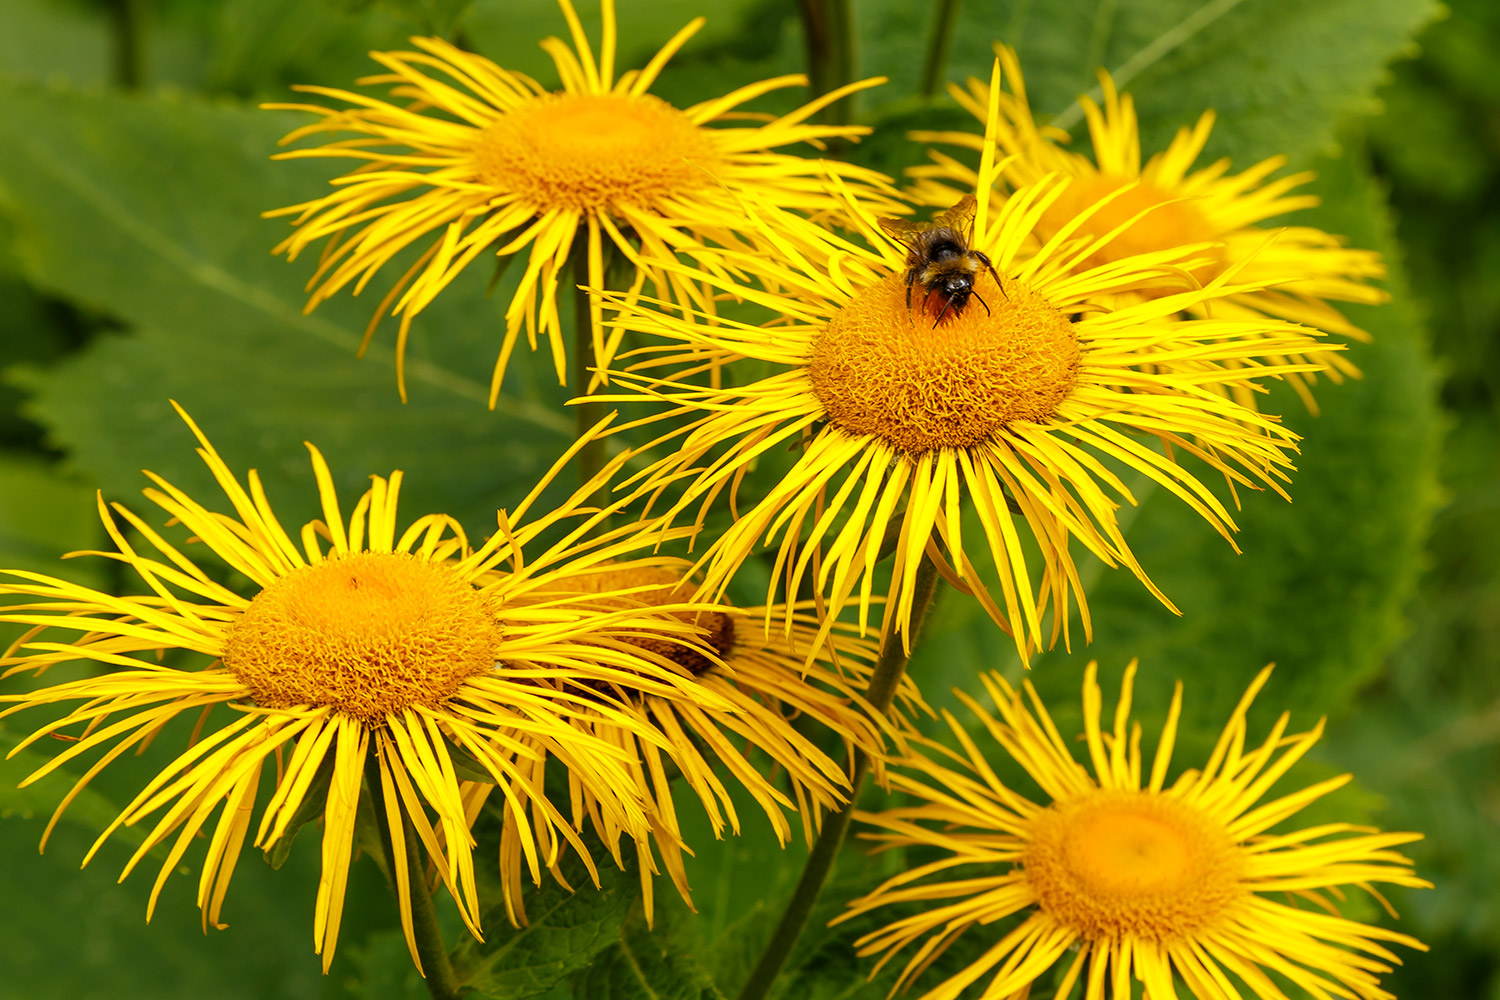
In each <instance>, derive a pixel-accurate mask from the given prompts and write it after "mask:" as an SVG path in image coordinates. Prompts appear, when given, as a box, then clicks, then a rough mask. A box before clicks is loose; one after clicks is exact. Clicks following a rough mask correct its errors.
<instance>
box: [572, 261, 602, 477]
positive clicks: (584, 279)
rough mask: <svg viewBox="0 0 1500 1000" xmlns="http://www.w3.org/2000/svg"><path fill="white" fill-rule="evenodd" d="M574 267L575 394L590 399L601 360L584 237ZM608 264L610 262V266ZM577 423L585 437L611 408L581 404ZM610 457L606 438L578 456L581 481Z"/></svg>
mask: <svg viewBox="0 0 1500 1000" xmlns="http://www.w3.org/2000/svg"><path fill="white" fill-rule="evenodd" d="M571 263H572V265H573V285H574V288H573V391H574V392H575V393H577V394H578V395H579V396H582V397H585V398H587V397H588V396H590V395H592V392H591V391H590V386H589V383H590V381H592V379H593V377H594V373H593V372H592V371H591V370H590V369H592V368H594V367H595V366H596V365H598V363H599V362H598V356H597V355H596V354H595V353H594V327H593V324H592V323H591V322H590V321H589V293H588V292H586V291H584V290H583V287H581V286H586V285H588V283H589V262H588V251H587V248H586V242H585V239H584V237H583V235H582V234H581V233H580V234H579V236H578V237H577V238H576V239H575V240H574V242H573V252H572V255H571ZM606 264H607V262H606ZM573 409H574V410H575V411H576V412H575V419H576V420H577V424H576V429H577V436H578V437H583V435H584V434H585V433H586V432H587V431H588V429H589V428H590V427H593V426H594V425H595V424H597V423H598V422H599V421H600V420H602V419H604V414H605V413H606V412H607V408H606V407H605V405H604V404H603V403H596V402H593V401H591V400H590V401H586V402H582V403H579V404H578V405H577V406H575V407H574V408H573ZM608 458H609V456H608V454H607V453H606V451H605V444H604V439H603V438H595V439H594V440H592V441H590V442H589V443H588V444H586V445H584V446H583V450H582V451H580V452H579V453H578V481H579V482H580V483H587V482H588V481H589V480H591V479H593V478H594V477H595V476H597V475H598V474H599V470H600V469H602V468H604V463H605V462H606V461H607V460H608ZM604 496H605V491H604V490H603V489H600V490H599V491H597V492H596V493H595V494H594V497H593V498H592V502H594V503H596V504H597V503H603V502H604Z"/></svg>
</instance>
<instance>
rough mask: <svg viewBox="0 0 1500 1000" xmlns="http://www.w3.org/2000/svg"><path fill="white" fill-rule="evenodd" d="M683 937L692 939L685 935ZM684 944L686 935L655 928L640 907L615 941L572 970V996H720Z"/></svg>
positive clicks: (611, 999)
mask: <svg viewBox="0 0 1500 1000" xmlns="http://www.w3.org/2000/svg"><path fill="white" fill-rule="evenodd" d="M687 940H690V938H689V939H687ZM685 944H686V941H685V936H684V935H681V934H678V935H669V934H666V933H664V928H662V927H661V926H660V925H659V926H658V927H657V929H656V931H655V932H653V931H652V929H651V928H649V927H647V926H646V920H645V917H644V916H643V915H642V913H641V911H640V909H639V907H637V908H636V910H635V912H634V913H633V914H632V915H631V917H630V919H628V920H627V921H625V923H623V924H621V925H620V930H619V934H618V935H617V937H616V940H615V941H614V942H613V943H612V944H610V946H609V947H608V948H605V949H604V950H603V951H601V952H600V953H599V954H598V955H597V956H595V958H594V960H593V961H592V962H590V963H589V965H588V966H587V967H585V968H583V969H580V970H579V971H578V972H576V973H574V975H573V978H572V983H571V985H572V988H573V996H574V997H575V998H576V1000H724V994H723V993H721V992H720V991H719V989H718V987H716V986H715V985H714V983H713V981H712V980H711V979H710V978H709V976H708V973H707V972H705V971H704V970H703V969H702V968H701V967H700V966H699V965H698V963H697V962H696V961H695V960H694V958H693V956H692V955H691V954H690V953H689V950H688V948H687V947H685V946H684V945H685Z"/></svg>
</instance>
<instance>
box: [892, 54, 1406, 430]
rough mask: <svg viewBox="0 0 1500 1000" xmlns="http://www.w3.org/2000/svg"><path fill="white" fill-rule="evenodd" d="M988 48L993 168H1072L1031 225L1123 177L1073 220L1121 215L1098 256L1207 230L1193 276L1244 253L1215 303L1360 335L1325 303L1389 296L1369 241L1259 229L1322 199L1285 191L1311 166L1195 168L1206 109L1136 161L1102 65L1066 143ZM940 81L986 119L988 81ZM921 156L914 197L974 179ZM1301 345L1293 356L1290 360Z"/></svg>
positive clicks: (1362, 336)
mask: <svg viewBox="0 0 1500 1000" xmlns="http://www.w3.org/2000/svg"><path fill="white" fill-rule="evenodd" d="M995 51H996V53H997V54H998V55H999V57H1000V62H1001V64H1002V66H1003V67H1004V76H1005V77H1006V82H1007V83H1008V84H1009V90H1008V91H1001V92H1000V93H999V94H997V95H993V96H994V100H995V103H996V105H997V107H998V109H999V117H998V121H997V127H996V128H995V130H994V140H995V143H996V146H997V152H998V154H999V155H1001V156H1004V157H1006V159H1007V163H1006V167H1005V169H1004V171H1003V175H1000V176H997V177H996V180H997V181H1005V182H1008V185H1009V186H1010V187H1012V188H1018V187H1024V186H1026V185H1029V184H1034V183H1036V182H1037V181H1038V180H1040V179H1041V178H1043V177H1045V176H1048V175H1051V174H1058V175H1061V176H1065V177H1071V178H1073V184H1072V185H1071V186H1070V187H1069V189H1068V192H1067V193H1066V194H1065V195H1063V197H1062V198H1061V199H1059V200H1058V202H1057V203H1056V204H1055V205H1053V206H1052V208H1051V209H1050V210H1049V211H1048V212H1047V213H1045V214H1044V215H1043V216H1042V218H1041V219H1040V220H1039V221H1038V225H1037V236H1038V237H1039V238H1042V239H1046V238H1048V237H1050V236H1051V235H1052V234H1053V233H1055V232H1057V231H1058V230H1059V229H1060V228H1062V227H1063V226H1064V225H1066V224H1067V223H1068V221H1069V220H1071V219H1073V218H1075V217H1076V216H1077V214H1078V212H1079V211H1080V210H1081V209H1083V208H1084V207H1086V206H1088V205H1091V204H1094V203H1095V202H1097V201H1099V200H1100V199H1101V198H1103V197H1104V196H1106V195H1108V194H1111V193H1113V192H1117V191H1121V190H1122V189H1125V190H1123V192H1122V193H1121V194H1120V196H1119V197H1117V198H1116V199H1115V200H1114V201H1113V202H1112V203H1111V204H1110V205H1109V207H1107V208H1105V209H1104V210H1103V211H1100V212H1098V213H1097V214H1095V215H1094V216H1093V218H1092V219H1091V220H1090V221H1089V222H1088V223H1087V224H1086V225H1085V226H1084V227H1083V229H1082V230H1081V231H1082V232H1084V233H1089V234H1093V235H1102V234H1104V233H1106V232H1108V231H1110V230H1111V229H1114V228H1115V227H1117V226H1122V225H1123V226H1125V228H1124V230H1123V231H1122V232H1121V233H1120V234H1119V235H1118V236H1117V237H1116V238H1115V240H1114V241H1113V242H1112V243H1111V244H1110V245H1109V246H1107V247H1104V248H1101V250H1100V251H1099V252H1098V254H1097V255H1096V257H1095V258H1094V259H1095V261H1096V262H1098V263H1103V262H1106V261H1111V260H1118V259H1120V258H1122V257H1126V256H1130V255H1132V254H1139V253H1149V252H1151V251H1153V250H1165V249H1168V248H1170V247H1173V246H1181V245H1182V244H1185V243H1217V244H1220V245H1219V246H1217V247H1214V248H1212V249H1211V250H1210V251H1209V252H1208V253H1207V254H1206V255H1205V257H1206V259H1205V260H1204V261H1203V263H1202V264H1200V265H1199V266H1198V267H1196V268H1194V269H1193V273H1194V274H1195V275H1196V276H1197V277H1198V278H1199V280H1201V281H1208V280H1210V279H1211V278H1213V277H1214V276H1215V275H1217V274H1219V273H1221V272H1222V271H1223V270H1224V269H1225V268H1227V267H1231V266H1234V265H1237V264H1238V265H1243V270H1242V271H1241V273H1240V278H1239V280H1240V281H1242V282H1244V283H1245V284H1248V285H1254V286H1256V287H1254V288H1251V289H1247V290H1245V291H1241V292H1237V293H1235V294H1233V295H1229V296H1225V297H1224V298H1223V299H1221V300H1215V301H1214V303H1213V306H1212V308H1213V312H1214V315H1216V316H1219V317H1223V318H1237V317H1238V318H1243V317H1246V316H1269V317H1273V318H1276V319H1283V320H1287V321H1290V322H1293V323H1302V324H1305V325H1307V326H1311V327H1314V328H1316V329H1319V330H1322V331H1324V332H1327V333H1332V334H1337V335H1339V336H1344V337H1351V338H1354V339H1357V340H1369V339H1370V338H1369V334H1367V333H1366V332H1365V331H1363V330H1361V329H1359V328H1358V327H1356V326H1355V325H1353V324H1352V323H1350V322H1349V321H1348V320H1347V319H1345V318H1344V317H1343V316H1342V315H1341V314H1340V313H1339V312H1338V310H1337V309H1335V308H1333V307H1332V306H1330V305H1329V304H1328V303H1329V302H1330V301H1332V302H1359V303H1368V304H1373V303H1379V302H1383V301H1385V300H1386V298H1387V297H1388V296H1387V295H1386V293H1385V292H1383V291H1381V290H1380V289H1378V288H1374V287H1372V286H1370V285H1369V284H1367V280H1368V279H1370V278H1382V277H1384V276H1385V265H1384V264H1383V263H1381V260H1380V256H1379V254H1376V253H1374V252H1372V251H1369V250H1351V249H1349V248H1348V247H1346V246H1345V245H1344V243H1343V241H1342V240H1341V239H1339V238H1338V237H1336V236H1330V235H1329V234H1328V233H1325V232H1323V231H1322V230H1320V229H1315V228H1312V227H1309V226H1288V227H1284V228H1278V229H1277V230H1276V233H1275V239H1274V240H1270V241H1269V242H1268V237H1270V236H1271V232H1270V231H1269V230H1266V229H1262V228H1260V224H1261V223H1263V222H1265V221H1266V220H1267V219H1270V218H1272V217H1275V216H1279V215H1284V214H1286V213H1289V212H1294V211H1297V210H1299V209H1303V208H1309V207H1311V206H1314V205H1316V204H1317V203H1318V199H1317V198H1316V197H1315V196H1313V195H1309V194H1298V193H1294V192H1296V189H1297V188H1299V187H1302V186H1303V185H1305V184H1307V183H1308V182H1309V181H1311V180H1312V179H1313V176H1314V175H1313V174H1312V173H1311V172H1306V171H1304V172H1301V173H1296V174H1289V175H1286V176H1283V177H1273V176H1272V175H1274V174H1275V173H1276V172H1277V171H1278V170H1279V169H1281V167H1283V166H1284V165H1285V164H1286V157H1285V156H1274V157H1271V158H1269V159H1267V160H1263V161H1261V162H1260V163H1257V164H1256V165H1255V166H1253V167H1250V168H1249V169H1248V170H1244V171H1241V172H1240V173H1230V172H1229V171H1230V164H1229V161H1228V160H1227V159H1223V160H1218V161H1216V162H1214V163H1212V164H1210V165H1208V166H1203V167H1198V168H1196V169H1195V168H1194V163H1195V162H1196V161H1197V159H1198V156H1199V155H1200V154H1201V153H1202V151H1203V147H1204V145H1205V143H1207V142H1208V137H1209V133H1210V132H1211V131H1212V129H1213V124H1214V113H1213V112H1212V111H1205V112H1204V113H1203V116H1202V117H1201V118H1199V119H1198V122H1197V124H1196V125H1194V126H1193V127H1192V128H1186V127H1184V128H1182V129H1180V130H1179V131H1178V132H1177V135H1176V137H1175V138H1174V139H1173V140H1172V141H1171V143H1170V144H1168V146H1167V148H1166V149H1164V150H1162V151H1161V152H1158V153H1155V154H1154V155H1152V156H1151V157H1150V158H1149V159H1147V160H1146V162H1145V163H1144V164H1142V163H1141V142H1140V134H1139V130H1138V127H1137V122H1136V114H1135V104H1134V102H1133V101H1132V100H1131V97H1130V95H1129V94H1120V93H1119V92H1118V91H1117V90H1116V89H1115V84H1114V81H1113V80H1112V79H1110V76H1109V74H1108V73H1106V72H1104V71H1103V70H1100V72H1099V86H1100V91H1101V92H1102V96H1103V100H1104V105H1103V107H1102V108H1101V107H1100V106H1099V105H1098V104H1097V103H1095V102H1094V101H1093V100H1092V99H1090V98H1088V97H1083V98H1081V99H1080V101H1081V104H1082V106H1083V112H1084V115H1085V116H1086V118H1087V120H1088V128H1089V135H1090V138H1091V139H1092V142H1093V150H1094V155H1093V156H1092V157H1090V156H1088V155H1085V154H1083V153H1075V152H1070V151H1069V150H1067V149H1065V148H1063V146H1062V145H1061V144H1062V143H1066V142H1067V141H1068V135H1067V133H1065V132H1063V131H1061V130H1060V129H1056V128H1052V127H1038V125H1037V124H1036V121H1035V119H1034V118H1033V117H1032V113H1031V107H1030V105H1029V104H1028V103H1027V100H1026V85H1025V81H1024V80H1023V79H1022V76H1021V66H1020V63H1019V62H1018V61H1017V59H1016V54H1015V52H1014V51H1012V50H1011V49H1010V48H1008V47H1006V46H1003V45H996V46H995ZM949 92H950V93H951V94H952V95H953V97H954V98H955V99H956V100H957V101H958V102H959V103H960V104H961V105H963V107H964V108H965V109H967V110H968V111H970V112H971V113H972V114H974V116H975V117H976V118H978V119H979V120H980V121H982V122H983V121H986V120H987V117H988V110H989V107H990V104H991V98H992V93H991V89H990V85H989V84H987V83H985V82H983V81H980V80H976V79H972V78H971V79H970V80H969V83H968V87H967V89H964V88H961V87H958V86H956V85H950V87H949ZM912 138H913V139H916V140H917V141H920V142H933V143H944V144H949V145H956V146H959V147H965V148H968V149H972V150H975V151H979V150H981V149H982V148H983V144H984V140H983V139H982V138H981V137H980V136H979V135H976V134H972V133H967V132H913V133H912ZM931 156H932V159H933V160H934V164H933V165H930V166H925V167H917V168H913V169H912V171H911V173H912V175H913V176H914V177H916V178H918V183H917V187H916V194H917V196H918V198H919V199H920V200H922V201H925V202H927V203H929V204H936V205H948V204H952V202H953V200H954V198H956V197H957V196H958V193H961V192H963V191H968V190H973V185H974V183H975V180H976V178H975V173H974V171H973V170H972V169H971V168H969V167H967V166H965V165H964V164H962V163H960V162H958V161H957V160H955V159H953V158H952V157H949V156H946V155H944V154H942V153H939V152H936V151H934V152H932V153H931ZM1143 212H1144V213H1145V214H1141V213H1143ZM1138 294H1149V292H1146V291H1145V290H1142V291H1141V292H1138ZM1205 308H1206V306H1205V305H1203V304H1199V305H1196V306H1193V307H1192V309H1193V311H1195V312H1201V311H1202V310H1203V309H1205ZM1303 357H1304V356H1303V355H1298V356H1297V357H1296V360H1302V359H1303ZM1305 357H1306V358H1309V359H1311V360H1313V361H1315V362H1316V363H1317V364H1319V365H1322V366H1324V367H1325V368H1326V369H1327V370H1328V374H1329V377H1330V378H1332V379H1334V380H1335V381H1341V380H1342V378H1343V376H1344V375H1353V376H1356V377H1357V376H1358V375H1359V369H1358V368H1356V367H1355V366H1354V365H1353V364H1352V363H1351V362H1350V361H1349V360H1348V358H1347V357H1345V356H1344V355H1342V354H1339V353H1335V352H1333V351H1328V350H1312V351H1309V352H1306V354H1305ZM1314 379H1315V375H1314V374H1313V373H1312V372H1298V373H1294V374H1292V375H1290V376H1289V380H1290V382H1291V384H1292V385H1293V386H1295V387H1296V389H1297V391H1298V393H1299V394H1300V395H1301V396H1302V398H1303V400H1304V402H1306V403H1307V405H1308V407H1309V409H1312V410H1313V411H1314V412H1316V406H1315V405H1314V403H1313V398H1312V394H1311V391H1310V389H1311V386H1312V384H1313V381H1314ZM1252 398H1253V397H1252V396H1250V395H1249V394H1245V395H1243V396H1242V397H1241V400H1240V401H1241V402H1244V403H1246V404H1247V405H1249V404H1250V400H1251V399H1252Z"/></svg>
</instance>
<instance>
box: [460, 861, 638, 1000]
mask: <svg viewBox="0 0 1500 1000" xmlns="http://www.w3.org/2000/svg"><path fill="white" fill-rule="evenodd" d="M591 849H592V851H593V856H594V857H595V859H597V861H598V864H599V881H600V885H599V887H598V888H595V887H594V884H593V882H592V880H591V879H590V877H589V874H588V870H587V869H586V868H585V867H584V865H583V862H581V861H580V860H578V856H577V854H576V853H573V852H570V853H569V854H568V856H567V858H566V859H564V860H563V862H562V864H561V869H562V873H563V877H564V878H566V879H567V881H568V884H569V885H571V886H573V887H574V889H575V890H576V891H574V892H569V891H568V890H567V889H564V888H563V887H562V886H560V885H558V884H557V882H556V881H555V880H554V879H553V878H552V877H551V876H550V875H547V874H545V873H544V874H543V876H542V884H541V885H540V886H539V887H532V886H531V885H529V884H528V885H527V886H526V915H527V917H528V921H527V924H526V925H525V926H524V927H514V926H512V925H511V924H510V923H509V922H508V921H507V919H506V916H505V907H504V906H503V904H501V903H500V902H499V900H500V887H499V884H498V878H499V876H498V874H495V873H492V872H491V871H490V868H489V866H484V867H481V868H480V869H479V874H480V878H481V885H480V893H481V898H483V899H485V900H487V901H490V905H489V906H488V908H487V910H486V912H485V913H484V926H485V928H486V929H487V930H486V934H487V937H486V939H485V940H484V941H483V942H479V941H473V940H465V941H464V943H463V944H461V945H459V946H458V948H457V949H456V950H455V951H454V952H453V970H454V972H455V973H457V974H458V978H459V981H460V982H462V983H463V984H464V985H465V986H466V987H469V988H472V989H474V990H476V991H477V992H479V993H480V994H482V995H484V996H486V997H492V998H494V1000H529V998H532V997H540V996H542V995H543V994H545V993H547V992H548V991H549V990H551V989H553V988H554V987H555V986H557V985H558V984H559V983H561V982H562V981H563V980H564V979H565V978H566V977H567V976H568V975H570V974H571V973H573V972H575V971H576V970H578V969H580V968H582V967H583V966H585V965H586V964H588V962H589V961H590V960H591V959H592V958H593V957H594V956H595V955H597V954H598V953H599V952H600V951H602V950H603V949H605V948H607V947H609V946H610V945H611V943H612V942H613V941H614V940H615V939H616V934H617V932H618V929H619V927H620V924H621V922H622V921H623V920H624V919H625V915H626V912H627V910H628V909H629V907H630V903H631V900H632V899H633V898H634V894H635V876H634V875H633V874H627V873H625V872H622V871H620V870H619V869H617V868H615V867H614V866H613V863H612V862H611V861H610V859H609V853H608V852H607V851H605V850H604V849H603V848H602V847H599V846H598V845H597V844H593V845H591Z"/></svg>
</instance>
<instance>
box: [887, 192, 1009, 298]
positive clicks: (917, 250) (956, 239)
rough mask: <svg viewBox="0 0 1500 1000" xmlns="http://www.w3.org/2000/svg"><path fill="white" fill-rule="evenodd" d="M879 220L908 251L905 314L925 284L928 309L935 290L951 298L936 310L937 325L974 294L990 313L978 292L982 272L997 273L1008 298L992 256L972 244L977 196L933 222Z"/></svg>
mask: <svg viewBox="0 0 1500 1000" xmlns="http://www.w3.org/2000/svg"><path fill="white" fill-rule="evenodd" d="M876 221H877V222H879V223H880V228H881V229H882V230H884V231H885V234H886V235H887V236H888V237H890V239H891V241H892V242H894V243H896V244H898V245H900V246H901V247H904V248H905V250H906V308H907V310H908V311H909V310H910V309H911V288H912V286H913V285H921V286H922V292H923V294H922V306H923V308H924V309H925V308H926V306H927V300H928V299H930V298H931V297H932V293H933V292H938V293H940V294H943V295H946V296H947V299H946V300H945V301H944V302H943V308H942V309H941V310H939V311H938V314H937V319H935V320H933V321H932V325H933V326H934V327H936V326H937V325H938V324H939V323H941V322H942V320H943V317H944V316H946V315H947V314H948V310H949V309H952V310H953V315H955V316H957V315H960V314H961V313H962V312H963V311H964V306H966V305H968V304H969V296H971V295H972V296H974V298H976V299H979V304H980V305H982V306H984V311H985V312H986V313H988V312H989V311H990V304H989V303H988V302H986V301H984V297H983V296H981V295H980V294H979V293H978V292H976V291H974V278H975V277H976V276H977V275H978V274H979V271H980V269H981V268H986V269H988V270H989V272H990V274H992V275H994V278H995V285H996V286H997V287H998V288H999V289H1000V294H1001V295H1004V294H1005V285H1004V283H1003V282H1002V281H1001V280H1000V275H999V274H998V273H997V272H996V271H995V265H993V264H992V263H990V259H989V257H988V256H986V255H985V254H984V253H982V252H981V251H978V250H975V249H973V248H972V247H970V246H969V244H970V243H971V242H973V239H974V196H973V195H971V194H966V195H964V196H963V198H962V199H960V200H959V202H958V204H957V205H954V206H953V207H952V208H950V209H948V210H947V211H946V212H939V213H938V214H937V215H935V216H933V218H932V221H931V222H911V221H908V220H906V219H878V220H876Z"/></svg>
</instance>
